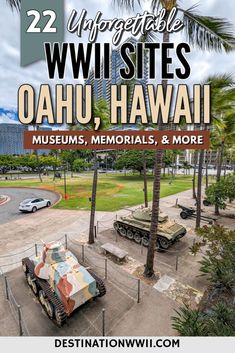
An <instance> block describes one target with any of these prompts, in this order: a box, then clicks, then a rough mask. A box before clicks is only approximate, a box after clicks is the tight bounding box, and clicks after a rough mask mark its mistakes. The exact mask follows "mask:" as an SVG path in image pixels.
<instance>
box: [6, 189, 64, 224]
mask: <svg viewBox="0 0 235 353" xmlns="http://www.w3.org/2000/svg"><path fill="white" fill-rule="evenodd" d="M0 194H2V195H7V196H9V197H10V201H9V202H7V203H5V204H4V205H0V224H4V223H7V222H11V221H14V220H17V219H18V218H22V217H30V215H31V213H28V214H26V213H22V212H20V211H19V210H18V207H19V204H20V202H21V201H23V200H24V199H28V198H31V197H43V198H47V199H49V200H51V202H52V204H53V203H55V202H56V201H57V200H58V195H57V194H55V193H54V192H51V191H47V190H41V189H40V190H39V189H30V188H0Z"/></svg>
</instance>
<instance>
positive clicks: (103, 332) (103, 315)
mask: <svg viewBox="0 0 235 353" xmlns="http://www.w3.org/2000/svg"><path fill="white" fill-rule="evenodd" d="M102 336H105V309H102Z"/></svg>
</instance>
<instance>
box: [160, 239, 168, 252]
mask: <svg viewBox="0 0 235 353" xmlns="http://www.w3.org/2000/svg"><path fill="white" fill-rule="evenodd" d="M159 244H160V246H161V248H162V249H164V250H166V249H168V248H169V246H170V242H169V240H167V239H166V238H159Z"/></svg>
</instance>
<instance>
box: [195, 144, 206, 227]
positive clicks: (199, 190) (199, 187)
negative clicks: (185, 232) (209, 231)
mask: <svg viewBox="0 0 235 353" xmlns="http://www.w3.org/2000/svg"><path fill="white" fill-rule="evenodd" d="M203 161H204V150H201V152H200V156H199V164H198V179H197V217H196V228H200V225H201V212H202V211H201V203H202V167H203Z"/></svg>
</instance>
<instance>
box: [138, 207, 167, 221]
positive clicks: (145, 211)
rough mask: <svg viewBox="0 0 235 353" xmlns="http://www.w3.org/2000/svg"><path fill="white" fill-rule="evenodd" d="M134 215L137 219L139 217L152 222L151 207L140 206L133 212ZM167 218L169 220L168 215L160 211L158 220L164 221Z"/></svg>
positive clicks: (141, 219) (140, 219)
mask: <svg viewBox="0 0 235 353" xmlns="http://www.w3.org/2000/svg"><path fill="white" fill-rule="evenodd" d="M133 217H134V218H135V219H138V220H139V221H147V222H151V217H152V211H151V209H150V208H138V209H137V210H135V211H134V212H133ZM167 220H168V215H167V214H165V213H163V212H161V211H160V212H159V216H158V221H159V222H160V223H162V222H165V221H167Z"/></svg>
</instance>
